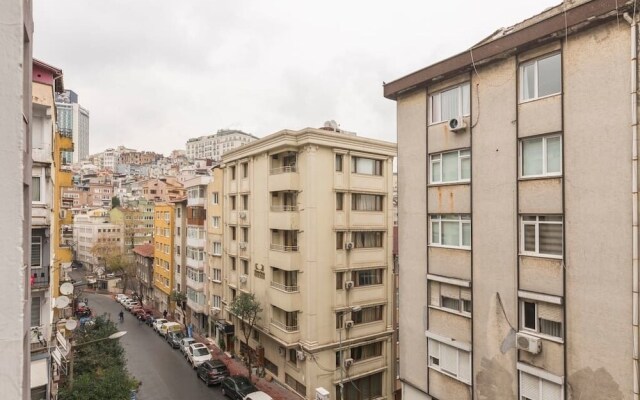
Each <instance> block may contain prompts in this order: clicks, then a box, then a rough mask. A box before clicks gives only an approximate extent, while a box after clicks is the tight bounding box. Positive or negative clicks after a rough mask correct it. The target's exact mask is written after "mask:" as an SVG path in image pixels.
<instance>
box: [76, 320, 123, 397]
mask: <svg viewBox="0 0 640 400" xmlns="http://www.w3.org/2000/svg"><path fill="white" fill-rule="evenodd" d="M126 334H127V331H118V332H116V333H112V334H111V335H109V336H107V337H105V338H102V339H96V340H90V341H88V342H84V343H80V344H76V345H74V344H73V342H71V341H69V388H70V389H71V388H73V359H74V358H75V357H74V356H73V350H74V348H75V347H80V346H84V345H86V344H91V343H96V342H102V341H104V340H112V339H120V338H121V337H123V336H124V335H126Z"/></svg>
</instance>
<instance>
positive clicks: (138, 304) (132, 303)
mask: <svg viewBox="0 0 640 400" xmlns="http://www.w3.org/2000/svg"><path fill="white" fill-rule="evenodd" d="M135 306H140V302H138V301H130V302H128V303H127V305H126V306H124V308H126V309H127V311H130V310H131V309H132V308H133V307H135Z"/></svg>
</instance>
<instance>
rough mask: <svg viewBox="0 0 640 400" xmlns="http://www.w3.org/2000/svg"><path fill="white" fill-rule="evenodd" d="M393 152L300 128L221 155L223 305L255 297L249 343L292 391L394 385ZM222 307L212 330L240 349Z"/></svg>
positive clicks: (378, 393) (381, 389)
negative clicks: (256, 312)
mask: <svg viewBox="0 0 640 400" xmlns="http://www.w3.org/2000/svg"><path fill="white" fill-rule="evenodd" d="M394 156H395V145H394V144H391V143H387V142H382V141H377V140H370V139H365V138H359V137H356V136H354V135H346V134H342V133H337V132H333V131H326V130H318V129H311V128H307V129H304V130H301V131H281V132H277V133H274V134H272V135H270V136H267V137H265V138H263V139H261V140H259V141H256V142H253V143H250V144H248V145H245V146H243V147H241V148H240V149H236V150H233V151H231V152H229V153H227V154H225V155H224V156H223V169H224V224H225V231H224V235H223V238H224V246H223V267H224V271H223V275H224V282H223V284H224V296H223V299H222V303H223V305H228V304H230V303H231V302H232V301H233V299H234V297H235V296H236V295H237V294H238V293H239V292H240V291H243V292H248V293H254V294H255V295H256V297H257V299H258V300H259V301H260V303H261V305H262V309H263V311H262V313H261V315H260V320H259V321H258V322H257V326H256V329H257V332H256V333H255V334H254V337H253V338H252V339H251V340H250V342H249V346H250V347H251V348H252V349H254V350H257V351H258V353H259V354H263V358H264V360H263V365H262V366H263V367H264V370H265V373H266V374H268V375H270V376H272V377H273V378H274V379H277V380H278V381H279V382H281V383H283V384H284V385H285V386H287V387H288V388H289V389H290V390H292V391H294V392H296V393H298V394H299V395H300V396H301V397H303V398H307V399H313V398H315V396H316V388H321V387H322V388H324V389H326V390H327V391H328V392H329V393H330V396H331V398H340V397H341V396H340V394H339V392H340V387H342V386H343V387H344V393H343V398H344V399H345V400H351V399H356V398H358V391H362V390H367V391H369V392H370V393H371V396H375V397H386V398H390V397H391V396H392V393H393V391H394V385H393V381H394V378H395V375H394V371H393V365H394V364H395V362H394V356H393V351H392V346H393V343H392V335H393V318H392V314H393V306H392V296H393V293H394V281H393V256H392V239H393V237H392V236H393V233H392V232H393V201H392V200H393V199H392V198H393V180H392V179H393V158H394ZM222 308H223V309H222V310H221V312H220V317H219V319H218V321H217V322H216V328H217V329H218V331H219V333H218V337H223V338H224V345H225V347H226V348H227V350H229V349H230V348H233V349H235V350H236V351H237V350H240V351H241V352H244V351H246V350H247V349H243V348H242V347H241V346H240V343H239V342H235V343H234V342H233V341H232V340H231V339H232V336H231V334H229V331H231V332H233V328H231V329H228V327H229V324H233V325H235V331H236V333H235V335H236V336H238V335H240V336H241V333H240V330H239V327H238V321H235V318H234V317H233V316H232V315H229V313H228V312H227V310H226V308H225V307H222ZM243 340H244V339H243ZM262 352H263V353H262ZM260 357H262V356H260ZM356 388H357V389H356Z"/></svg>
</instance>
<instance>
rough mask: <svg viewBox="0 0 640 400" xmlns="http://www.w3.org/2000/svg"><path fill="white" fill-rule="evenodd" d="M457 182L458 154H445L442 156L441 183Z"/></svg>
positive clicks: (455, 152)
mask: <svg viewBox="0 0 640 400" xmlns="http://www.w3.org/2000/svg"><path fill="white" fill-rule="evenodd" d="M457 180H458V152H457V151H454V152H451V153H445V154H443V155H442V182H453V181H457Z"/></svg>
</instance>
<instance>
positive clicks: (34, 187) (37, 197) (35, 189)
mask: <svg viewBox="0 0 640 400" xmlns="http://www.w3.org/2000/svg"><path fill="white" fill-rule="evenodd" d="M40 179H41V177H39V176H32V177H31V201H42V196H41V193H40V189H41V188H40Z"/></svg>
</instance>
